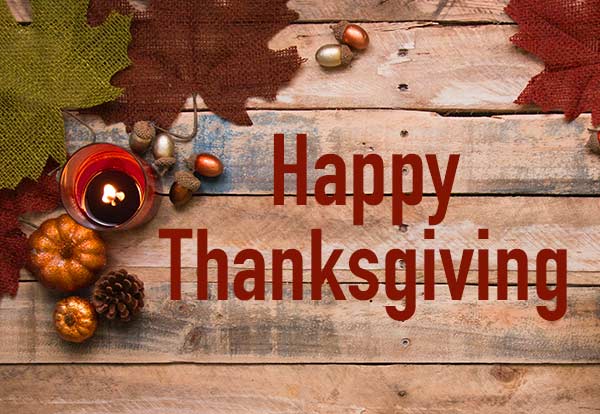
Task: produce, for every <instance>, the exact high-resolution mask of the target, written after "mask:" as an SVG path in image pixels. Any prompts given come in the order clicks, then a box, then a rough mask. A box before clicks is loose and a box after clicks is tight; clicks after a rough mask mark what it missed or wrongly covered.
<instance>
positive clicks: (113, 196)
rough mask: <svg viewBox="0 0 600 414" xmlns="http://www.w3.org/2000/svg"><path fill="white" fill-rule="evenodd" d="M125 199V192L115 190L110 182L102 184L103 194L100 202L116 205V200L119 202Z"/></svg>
mask: <svg viewBox="0 0 600 414" xmlns="http://www.w3.org/2000/svg"><path fill="white" fill-rule="evenodd" d="M123 200H125V193H124V192H122V191H117V189H116V188H115V187H114V186H113V185H112V184H106V185H105V186H104V195H103V196H102V202H103V203H106V204H110V205H111V206H116V205H117V201H118V202H121V201H123Z"/></svg>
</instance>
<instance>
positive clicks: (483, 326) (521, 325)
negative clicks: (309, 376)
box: [0, 283, 600, 364]
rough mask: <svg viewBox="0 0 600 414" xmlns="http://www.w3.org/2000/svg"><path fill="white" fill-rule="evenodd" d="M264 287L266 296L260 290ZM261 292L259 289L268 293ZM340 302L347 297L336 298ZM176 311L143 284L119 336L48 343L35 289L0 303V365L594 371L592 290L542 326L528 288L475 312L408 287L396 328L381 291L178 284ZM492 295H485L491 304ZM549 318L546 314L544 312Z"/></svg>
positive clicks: (44, 298)
mask: <svg viewBox="0 0 600 414" xmlns="http://www.w3.org/2000/svg"><path fill="white" fill-rule="evenodd" d="M269 287H270V286H269ZM269 287H267V290H268V289H269ZM343 289H344V291H345V292H346V294H348V290H347V287H344V288H343ZM182 290H183V300H182V301H172V300H170V298H169V291H170V286H169V284H168V283H146V298H147V300H146V301H145V303H146V306H145V307H144V311H143V314H142V315H141V316H140V317H139V318H137V319H136V320H135V321H134V322H131V323H129V324H127V325H122V324H118V323H114V324H110V323H103V324H101V326H100V327H99V329H98V331H97V332H96V335H95V336H94V337H93V338H92V339H90V340H89V341H88V342H86V343H84V344H82V345H75V344H71V343H66V342H64V341H63V340H61V339H60V338H59V337H58V335H57V334H56V332H55V330H54V327H53V323H52V311H53V309H54V304H55V302H56V300H57V299H58V298H57V297H56V296H55V295H53V294H51V293H49V292H48V291H47V290H46V289H44V288H43V287H42V286H41V285H39V284H38V283H24V284H21V287H20V290H19V294H18V295H17V297H16V298H15V299H3V300H2V301H1V302H0V326H2V329H3V335H2V337H0V363H5V364H15V363H16V364H22V363H61V362H64V363H67V362H68V363H74V362H85V363H155V362H184V361H185V362H203V363H208V362H210V363H330V362H340V363H341V362H344V363H366V362H373V363H415V362H419V363H421V362H427V363H467V362H468V363H476V362H486V363H491V362H495V363H575V362H577V363H599V362H600V343H599V342H598V336H599V335H600V324H599V323H598V312H599V308H598V306H599V303H600V288H597V287H596V288H584V287H579V288H570V289H569V290H568V311H567V313H566V315H565V316H564V318H563V319H560V320H558V321H556V322H548V321H545V320H544V319H542V318H541V317H540V316H539V315H538V314H537V312H536V306H537V305H542V304H544V303H542V302H541V301H538V300H537V299H536V294H535V289H534V288H530V289H529V295H530V296H529V298H530V299H529V300H528V301H517V300H516V289H514V288H510V289H509V300H507V301H497V300H491V301H478V300H477V288H476V287H474V286H467V287H466V289H465V292H464V296H463V298H462V300H461V301H453V300H451V299H450V297H449V294H448V293H447V290H445V289H438V290H437V291H436V300H435V301H428V302H425V301H423V299H422V296H421V295H422V288H421V287H417V304H416V312H415V315H414V316H413V317H412V318H411V319H409V320H408V321H406V322H396V321H394V320H392V319H391V318H389V317H388V316H387V315H386V312H385V309H384V306H388V305H391V306H400V307H402V306H403V305H402V303H398V302H394V301H389V300H388V299H387V297H386V296H385V293H384V291H383V288H380V291H379V293H378V295H377V296H375V297H374V298H373V300H372V302H371V301H365V302H359V301H356V300H346V301H335V300H333V297H332V296H331V294H330V293H329V291H328V289H324V292H323V299H322V300H320V301H311V300H309V299H308V298H309V296H307V295H308V294H309V292H308V288H306V289H305V299H304V300H303V301H292V300H291V299H290V298H291V292H290V289H289V287H287V286H286V287H285V288H284V300H282V301H272V300H269V299H268V298H269V297H270V293H269V292H267V300H266V301H247V302H244V301H239V300H237V299H232V298H230V299H229V300H228V301H217V300H216V288H215V285H211V286H210V290H209V292H210V293H209V300H207V301H198V300H196V299H195V298H196V284H195V283H193V284H190V283H185V284H183V285H182ZM495 295H496V293H495V289H494V288H492V289H491V293H490V296H491V297H492V298H495ZM545 304H546V305H549V306H550V307H553V306H554V305H553V304H552V303H545Z"/></svg>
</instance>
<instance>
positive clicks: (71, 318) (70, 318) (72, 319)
mask: <svg viewBox="0 0 600 414" xmlns="http://www.w3.org/2000/svg"><path fill="white" fill-rule="evenodd" d="M64 321H65V324H66V325H67V326H73V325H75V322H76V321H75V317H74V316H73V314H72V313H71V312H68V313H67V314H65V319H64Z"/></svg>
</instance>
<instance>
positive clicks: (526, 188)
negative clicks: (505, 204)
mask: <svg viewBox="0 0 600 414" xmlns="http://www.w3.org/2000/svg"><path fill="white" fill-rule="evenodd" d="M251 116H252V118H253V119H254V122H255V125H254V126H253V127H250V128H248V127H238V126H235V125H231V124H229V123H228V122H225V121H223V120H222V119H221V118H219V117H217V116H215V115H213V114H209V113H201V114H199V125H200V130H199V133H198V135H197V137H196V138H195V140H194V141H193V142H191V143H186V144H178V145H177V152H178V155H177V157H178V159H179V165H178V167H177V168H180V169H181V168H185V166H184V160H185V159H187V158H188V156H189V155H190V154H191V153H192V152H211V153H213V154H215V155H217V156H219V157H221V159H222V160H223V162H224V163H225V167H226V168H225V174H224V175H223V176H221V177H220V178H219V179H216V180H205V181H204V183H203V187H202V192H204V193H209V194H272V193H273V142H274V139H273V136H274V134H276V133H284V134H285V136H286V150H287V152H288V153H289V160H288V162H294V161H295V153H296V147H295V140H296V134H298V133H306V134H307V135H308V142H309V144H308V147H309V149H308V165H309V166H310V169H309V170H308V182H309V190H311V191H312V189H313V188H314V182H315V180H316V179H317V178H318V177H319V176H321V175H323V174H325V173H327V174H330V173H331V171H321V170H319V171H315V170H314V168H313V167H314V163H315V161H316V159H317V157H319V156H321V155H324V154H327V153H335V154H338V155H339V156H341V157H342V158H343V159H344V160H345V162H346V164H347V166H348V168H347V172H348V173H347V180H346V183H347V185H346V189H347V192H349V193H351V192H352V181H353V180H352V168H351V165H352V157H353V155H354V154H369V153H373V152H375V153H377V154H379V155H381V156H382V158H383V159H384V163H385V166H386V168H388V167H390V165H391V158H392V154H408V153H416V154H419V155H420V156H422V157H424V155H425V154H436V155H437V156H438V160H439V164H440V165H441V166H442V168H443V170H444V171H445V166H446V165H447V162H448V158H449V156H450V154H460V156H461V159H460V163H459V168H458V172H457V175H456V179H455V182H454V187H453V191H454V193H462V194H466V193H485V194H490V193H498V194H554V193H561V194H598V193H599V192H600V162H599V161H600V158H599V157H598V155H596V154H593V153H592V152H591V151H590V150H589V149H588V148H587V147H586V142H587V140H588V139H589V137H590V133H589V132H588V131H587V127H588V126H589V123H590V119H589V116H587V115H584V116H582V117H581V118H580V119H578V120H576V121H574V122H573V123H570V124H568V123H566V122H565V121H564V119H563V117H562V116H561V115H504V116H495V117H473V118H468V117H467V118H460V117H442V116H439V115H436V114H433V113H427V112H415V111H399V110H348V111H252V113H251ZM84 119H85V120H86V122H88V123H89V124H90V125H91V126H92V127H93V128H94V130H96V131H97V133H98V140H99V141H101V142H104V141H107V142H113V143H116V144H119V145H122V146H125V147H127V146H128V138H127V133H126V131H125V128H124V126H123V125H122V124H117V125H112V126H106V125H105V124H104V123H103V122H101V121H100V120H99V119H98V118H96V117H90V116H87V117H84ZM192 125H193V114H190V113H183V114H181V116H180V117H179V119H178V120H177V121H176V122H175V124H174V127H173V130H174V131H177V132H179V133H183V134H189V133H190V132H191V131H192ZM89 140H90V137H89V133H88V132H87V130H86V129H85V128H84V127H82V126H81V125H80V124H78V123H77V122H75V121H73V120H72V119H71V118H67V142H68V149H69V151H70V152H73V151H75V150H76V149H77V148H79V147H80V146H83V145H85V144H87V143H89ZM148 159H149V160H151V155H148ZM405 180H406V183H407V186H408V187H407V188H410V185H411V184H410V183H411V182H412V174H410V173H409V174H406V175H405ZM163 181H164V185H163V191H165V192H166V191H168V189H169V187H170V184H171V182H172V175H168V176H167V177H165V179H164V180H163ZM286 183H287V187H286V189H287V192H288V193H289V194H293V193H295V190H296V180H295V176H293V175H288V176H287V177H286ZM391 185H392V184H391V173H390V172H388V173H387V174H386V176H385V190H386V192H388V193H389V192H390V191H391ZM424 185H425V187H424V188H425V192H426V193H433V192H434V191H435V190H434V187H433V185H432V182H431V177H430V174H428V173H427V171H426V174H425V180H424ZM368 188H369V189H370V188H371V187H370V186H369V187H368Z"/></svg>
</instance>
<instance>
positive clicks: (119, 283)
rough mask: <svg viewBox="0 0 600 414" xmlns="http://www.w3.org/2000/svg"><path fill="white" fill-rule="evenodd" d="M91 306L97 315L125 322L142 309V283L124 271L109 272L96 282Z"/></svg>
mask: <svg viewBox="0 0 600 414" xmlns="http://www.w3.org/2000/svg"><path fill="white" fill-rule="evenodd" d="M92 304H93V305H94V307H95V308H96V312H98V314H100V315H104V316H105V317H106V318H108V319H120V320H122V321H125V322H127V321H129V320H131V318H132V316H134V315H135V314H136V313H138V312H139V311H140V309H141V308H143V307H144V282H142V281H141V280H140V279H139V278H138V277H137V276H136V275H132V274H129V273H127V270H124V269H121V270H118V271H115V272H110V273H109V274H107V275H105V276H102V277H101V278H100V279H99V280H98V281H97V282H96V285H95V286H94V292H93V294H92Z"/></svg>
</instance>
